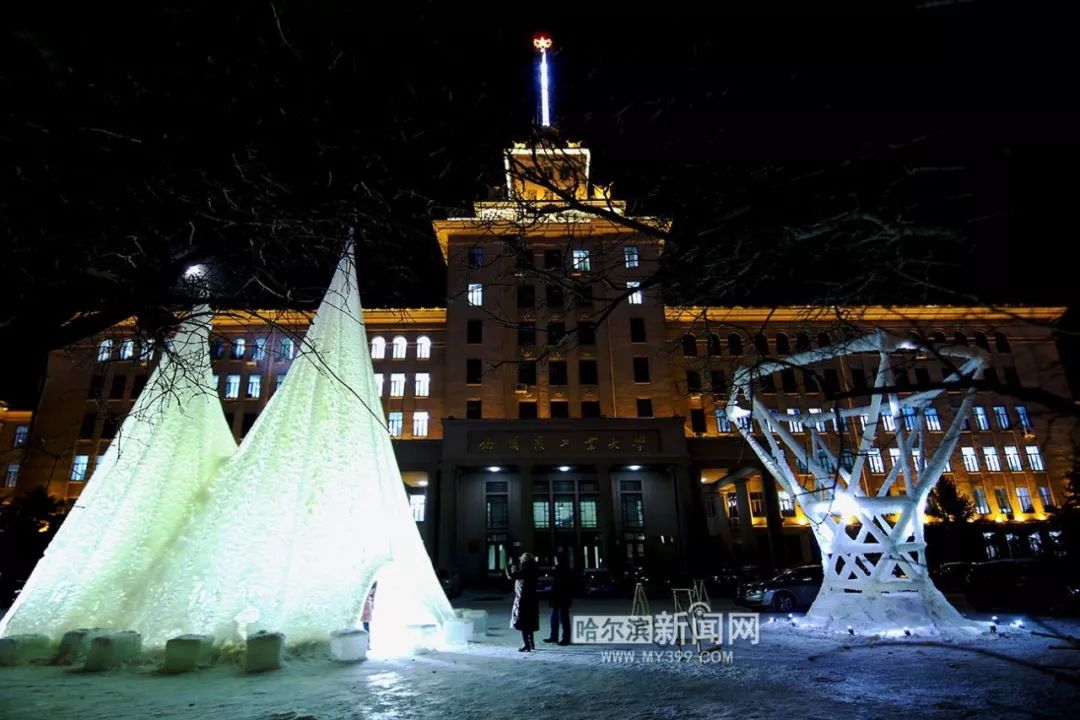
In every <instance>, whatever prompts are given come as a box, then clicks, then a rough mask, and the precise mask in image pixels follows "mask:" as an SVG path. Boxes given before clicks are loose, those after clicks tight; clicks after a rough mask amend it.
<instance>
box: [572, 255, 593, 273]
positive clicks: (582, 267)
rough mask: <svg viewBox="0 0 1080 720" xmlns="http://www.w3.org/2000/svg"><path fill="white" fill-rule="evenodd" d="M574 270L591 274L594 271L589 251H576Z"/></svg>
mask: <svg viewBox="0 0 1080 720" xmlns="http://www.w3.org/2000/svg"><path fill="white" fill-rule="evenodd" d="M574 269H575V270H577V271H578V272H589V271H590V270H592V263H591V262H589V251H588V250H574Z"/></svg>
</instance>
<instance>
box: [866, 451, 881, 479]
mask: <svg viewBox="0 0 1080 720" xmlns="http://www.w3.org/2000/svg"><path fill="white" fill-rule="evenodd" d="M866 462H867V463H868V464H869V465H870V472H872V473H883V472H885V461H884V460H882V459H881V450H879V449H877V448H870V450H869V451H868V452H867V455H866Z"/></svg>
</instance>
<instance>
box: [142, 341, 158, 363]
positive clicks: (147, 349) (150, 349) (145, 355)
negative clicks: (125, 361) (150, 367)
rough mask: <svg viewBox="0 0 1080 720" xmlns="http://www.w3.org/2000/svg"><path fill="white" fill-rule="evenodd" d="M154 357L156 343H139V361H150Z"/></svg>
mask: <svg viewBox="0 0 1080 720" xmlns="http://www.w3.org/2000/svg"><path fill="white" fill-rule="evenodd" d="M153 357H154V341H153V340H143V341H142V342H140V343H139V359H140V360H150V359H151V358H153Z"/></svg>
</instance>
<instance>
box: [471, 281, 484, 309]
mask: <svg viewBox="0 0 1080 720" xmlns="http://www.w3.org/2000/svg"><path fill="white" fill-rule="evenodd" d="M468 299H469V304H470V305H473V306H475V307H480V306H481V305H483V304H484V286H483V285H481V284H480V283H469V294H468Z"/></svg>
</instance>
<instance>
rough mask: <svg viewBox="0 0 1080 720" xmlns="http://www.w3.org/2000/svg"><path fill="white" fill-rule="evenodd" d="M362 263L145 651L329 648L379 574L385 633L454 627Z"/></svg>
mask: <svg viewBox="0 0 1080 720" xmlns="http://www.w3.org/2000/svg"><path fill="white" fill-rule="evenodd" d="M350 255H351V253H346V255H345V257H344V258H343V259H342V260H341V262H340V263H339V265H338V268H337V271H336V273H335V275H334V279H333V281H332V283H331V285H330V288H329V290H328V291H327V293H326V297H325V298H324V299H323V302H322V304H321V305H320V307H319V310H318V313H317V315H316V317H315V320H314V322H313V323H312V325H311V327H310V328H309V329H308V332H307V336H306V338H305V340H304V343H303V346H302V350H301V353H300V355H299V356H298V357H297V358H296V359H295V360H294V361H293V363H292V367H291V368H290V369H289V372H288V376H287V378H286V380H285V382H284V384H283V385H282V386H281V387H279V388H278V390H277V392H276V393H275V395H274V397H273V398H272V399H271V400H270V402H269V403H268V404H267V406H266V408H265V409H264V410H263V412H262V413H261V414H260V416H259V418H258V420H257V421H256V422H255V425H254V426H253V427H252V429H251V431H250V432H249V433H248V435H247V437H246V438H245V439H244V441H243V442H242V444H241V446H240V448H239V450H238V451H237V452H236V454H235V455H234V456H233V457H232V458H231V459H230V460H229V462H228V463H227V464H226V465H225V466H224V467H223V468H222V470H221V472H220V473H219V474H218V476H217V477H216V479H215V480H214V481H213V483H212V485H211V501H210V503H209V504H208V506H207V509H206V511H205V512H204V513H201V514H200V515H197V516H193V517H192V518H191V523H190V525H189V526H188V527H187V528H186V530H185V531H184V533H183V538H182V541H181V543H179V544H178V546H177V548H176V550H175V552H174V554H173V558H172V561H171V564H170V568H169V572H168V576H167V578H166V579H165V580H164V581H162V582H161V583H160V584H158V585H157V586H156V587H155V590H154V595H155V597H156V601H155V603H154V605H152V606H149V607H147V608H146V611H147V613H148V614H149V616H148V618H147V620H146V622H145V623H143V625H142V628H143V629H142V632H143V637H144V642H145V644H147V645H149V646H160V645H164V643H165V641H166V640H167V639H168V638H169V637H170V636H173V635H179V634H184V633H201V634H212V635H214V636H215V637H216V638H217V639H218V640H219V641H228V640H239V639H240V638H243V637H245V636H246V635H248V634H251V633H253V632H255V631H258V630H267V631H276V632H282V633H284V634H285V637H286V641H287V642H288V643H289V644H294V643H298V642H304V641H309V640H316V641H326V640H327V639H328V638H329V636H330V633H331V632H333V631H336V630H340V629H341V628H346V627H351V626H356V625H357V624H358V622H359V616H360V612H361V609H362V607H363V604H364V601H365V599H366V597H367V593H368V590H369V589H370V587H371V585H372V582H373V581H374V580H375V579H376V576H378V579H379V586H378V591H377V594H376V603H375V604H376V613H377V615H378V623H377V624H381V625H383V628H382V629H383V630H386V629H388V628H389V626H390V625H392V624H393V625H397V626H400V628H401V629H402V630H403V631H404V630H405V629H406V628H407V627H408V626H423V625H435V624H439V623H442V622H443V621H444V620H446V619H449V618H451V617H452V616H453V612H452V609H451V607H450V603H449V602H448V601H447V599H446V596H445V594H444V593H443V590H442V587H441V585H440V583H439V581H438V578H437V577H436V576H435V572H434V569H433V568H432V566H431V561H430V559H429V558H428V555H427V552H426V551H425V549H424V545H423V542H422V540H421V538H420V534H419V532H418V530H417V527H416V523H415V521H414V520H413V519H412V515H411V513H410V511H409V505H408V498H407V496H406V492H405V488H404V485H403V483H402V480H401V473H400V471H399V469H398V466H397V460H396V458H395V457H394V450H393V445H392V443H391V438H390V435H389V433H388V432H387V427H386V421H385V419H384V417H383V411H382V404H381V402H380V400H379V393H378V390H377V388H376V386H375V378H374V372H373V369H372V365H371V357H370V354H369V349H368V343H367V338H366V334H365V332H364V327H363V320H362V314H361V308H360V297H359V294H358V292H357V287H356V282H355V275H354V272H353V267H352V260H351V257H350ZM374 645H375V647H378V642H377V641H376V642H375V643H374Z"/></svg>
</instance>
